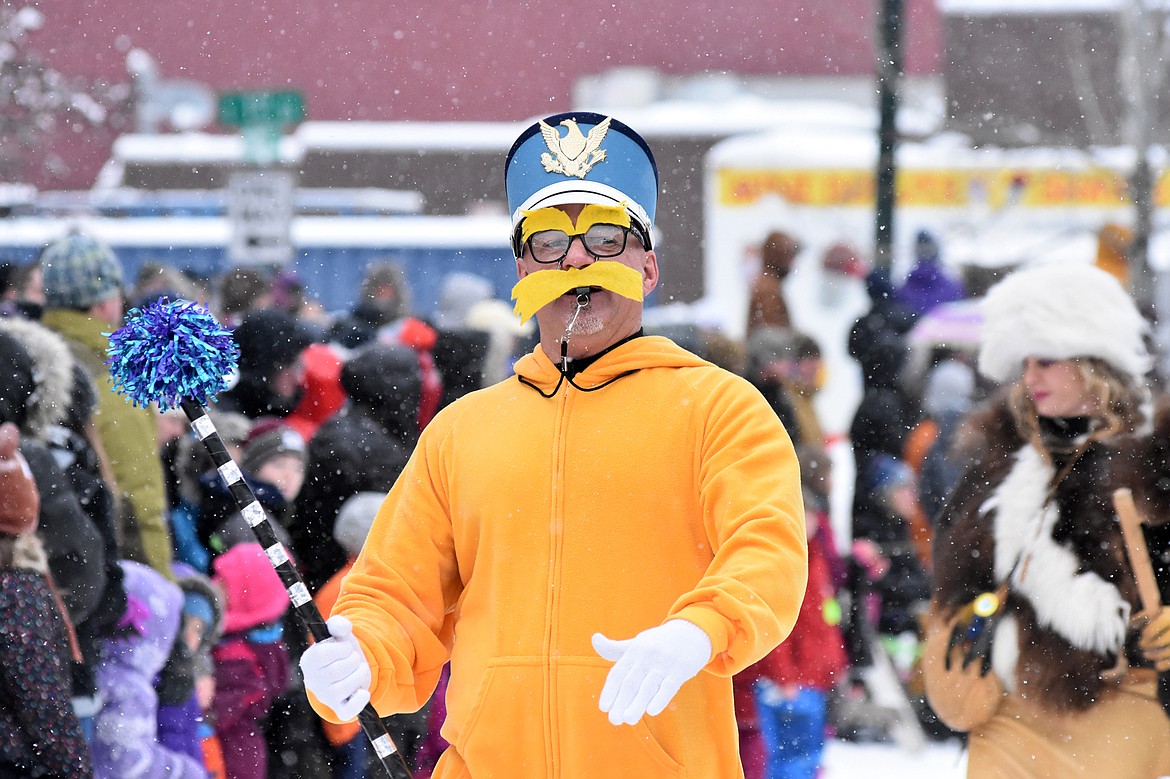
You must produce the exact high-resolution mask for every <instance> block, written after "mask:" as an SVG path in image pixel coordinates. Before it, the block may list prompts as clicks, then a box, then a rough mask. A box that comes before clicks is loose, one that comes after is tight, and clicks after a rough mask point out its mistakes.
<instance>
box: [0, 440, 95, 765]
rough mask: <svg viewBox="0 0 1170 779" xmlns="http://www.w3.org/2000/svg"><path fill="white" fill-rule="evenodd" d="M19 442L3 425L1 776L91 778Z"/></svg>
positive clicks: (35, 498)
mask: <svg viewBox="0 0 1170 779" xmlns="http://www.w3.org/2000/svg"><path fill="white" fill-rule="evenodd" d="M19 442H20V433H19V432H18V430H17V428H16V425H14V424H13V423H11V422H5V423H4V424H2V425H0V635H3V636H4V640H3V641H0V776H5V777H9V776H11V777H22V776H36V777H46V779H89V777H92V776H93V766H92V762H91V759H90V754H89V747H88V745H87V744H86V742H85V737H84V735H83V734H82V730H81V723H80V721H79V720H78V718H77V715H76V714H75V713H74V710H73V706H72V705H71V702H70V695H71V679H70V670H69V668H70V663H71V661H72V660H73V657H74V652H73V651H72V649H71V646H70V640H69V624H68V619H67V617H66V615H65V614H64V609H63V607H62V606H61V603H60V600H59V598H58V597H57V596H56V594H55V593H54V592H53V589H52V585H51V584H50V580H49V578H48V565H47V562H46V560H45V553H44V549H43V548H42V547H41V544H40V540H39V539H38V538H37V537H36V534H35V532H34V530H35V528H36V524H37V514H38V511H39V503H40V496H39V495H38V493H37V487H36V484H35V483H34V481H33V476H32V472H31V471H30V470H29V467H28V463H27V462H25V461H24V458H23V457H22V456H21V454H20V453H19V451H18V449H17V446H18V444H19Z"/></svg>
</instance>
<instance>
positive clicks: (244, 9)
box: [32, 0, 939, 187]
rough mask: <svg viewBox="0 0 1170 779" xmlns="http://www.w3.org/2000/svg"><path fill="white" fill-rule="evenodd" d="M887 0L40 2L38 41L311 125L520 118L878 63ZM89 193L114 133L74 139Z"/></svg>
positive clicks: (84, 60)
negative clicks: (659, 83) (620, 72)
mask: <svg viewBox="0 0 1170 779" xmlns="http://www.w3.org/2000/svg"><path fill="white" fill-rule="evenodd" d="M880 2H881V0H831V1H830V2H825V1H824V0H767V1H765V0H752V1H751V2H731V3H713V2H703V3H690V2H681V1H680V0H628V2H624V3H623V2H621V0H577V2H563V3H554V2H520V1H519V0H479V1H478V2H457V1H455V0H396V1H395V2H373V1H372V0H315V1H314V0H250V1H249V2H238V1H237V0H231V1H230V2H229V1H228V0H201V1H200V2H196V3H190V2H177V1H176V0H156V1H155V2H146V1H145V0H39V1H38V2H34V3H32V4H34V5H35V6H36V7H37V8H39V9H40V10H41V12H42V13H43V14H44V17H45V23H44V27H43V29H42V30H40V31H38V32H36V33H34V34H33V37H32V43H33V46H34V47H35V48H36V49H37V50H38V51H39V52H40V53H41V54H42V55H44V56H45V58H46V59H47V60H48V61H49V62H50V64H52V65H53V66H54V67H56V68H57V69H58V70H60V71H62V72H64V73H66V74H77V75H87V76H102V77H105V78H107V79H110V80H116V81H125V80H126V71H125V54H126V51H127V50H128V49H130V48H131V47H139V48H143V49H146V50H147V51H148V52H150V53H151V54H152V55H153V56H154V57H155V59H156V60H157V61H158V63H159V66H160V69H161V72H162V75H163V76H164V77H166V78H188V79H194V80H197V81H200V82H204V83H206V84H208V85H209V86H211V87H212V88H213V89H216V90H230V89H244V88H293V89H298V90H301V91H302V92H303V93H304V94H305V106H306V114H307V118H309V119H329V120H336V119H361V120H404V119H417V120H515V119H523V118H527V117H530V116H535V115H538V114H546V113H551V112H553V111H559V110H566V109H568V108H570V107H571V105H570V100H571V90H572V86H573V82H574V80H575V79H577V78H578V77H580V76H582V75H592V74H598V73H602V72H604V71H606V70H609V69H611V68H615V67H620V66H648V67H654V68H657V69H659V70H660V71H662V72H664V73H667V74H674V75H681V74H689V73H699V72H704V71H729V72H733V73H741V74H745V75H774V74H790V75H791V74H808V75H858V74H867V73H872V72H873V57H874V55H873V46H872V38H873V35H872V33H873V29H874V24H875V13H876V10H877V6H878V3H880ZM905 3H906V23H905V30H906V48H905V65H906V70H907V72H908V73H911V74H923V73H932V72H936V71H937V70H938V69H939V53H938V52H939V19H938V14H937V11H936V10H935V7H934V3H933V0H905ZM55 150H56V151H57V152H58V153H59V154H60V155H61V157H62V159H63V160H64V161H65V163H66V164H67V165H68V167H69V168H70V171H69V172H68V173H67V174H66V175H65V176H63V177H62V180H60V181H56V182H52V185H53V186H62V185H67V186H73V187H84V186H88V185H90V184H91V183H92V181H93V177H94V174H95V173H96V171H97V168H98V167H99V166H100V164H101V162H102V161H103V160H104V159H105V157H106V153H107V152H108V138H107V139H97V138H89V137H87V134H86V133H83V132H67V133H64V134H63V135H61V136H60V140H59V141H58V142H57V149H55Z"/></svg>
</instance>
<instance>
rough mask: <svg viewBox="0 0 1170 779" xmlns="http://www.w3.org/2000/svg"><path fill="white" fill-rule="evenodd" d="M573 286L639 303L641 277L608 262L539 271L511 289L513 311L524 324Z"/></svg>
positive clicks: (634, 272) (629, 268)
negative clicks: (608, 292) (598, 288)
mask: <svg viewBox="0 0 1170 779" xmlns="http://www.w3.org/2000/svg"><path fill="white" fill-rule="evenodd" d="M607 224H609V223H607ZM576 287H601V288H602V289H607V290H609V291H610V292H613V293H614V294H616V295H621V296H622V297H624V298H629V299H630V300H641V299H642V274H641V273H639V272H638V271H636V270H634V269H633V268H631V267H630V266H628V265H622V264H621V263H620V262H607V261H601V262H595V263H593V264H592V265H587V266H585V267H584V268H568V269H567V270H557V269H549V270H538V271H536V272H535V273H529V274H528V275H527V276H525V277H524V278H522V279H520V281H518V282H516V286H514V287H512V299H513V300H515V301H516V307H515V309H514V311H515V312H516V315H517V316H518V317H520V321H521V322H527V321H528V320H529V319H531V318H532V316H533V314H535V313H536V312H537V311H539V310H540V309H542V308H544V307H545V306H547V305H548V304H549V303H551V302H553V301H554V300H556V299H557V298H559V297H560V296H561V295H563V294H565V293H566V292H568V291H569V290H571V289H575V288H576Z"/></svg>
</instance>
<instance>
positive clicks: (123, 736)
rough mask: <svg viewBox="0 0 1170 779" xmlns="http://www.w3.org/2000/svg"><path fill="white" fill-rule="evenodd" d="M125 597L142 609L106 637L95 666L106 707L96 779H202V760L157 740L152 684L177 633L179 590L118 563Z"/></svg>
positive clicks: (96, 749)
mask: <svg viewBox="0 0 1170 779" xmlns="http://www.w3.org/2000/svg"><path fill="white" fill-rule="evenodd" d="M122 569H123V574H124V575H123V582H124V583H125V586H126V592H127V594H128V595H129V596H131V597H133V598H134V599H135V600H136V601H137V602H139V603H142V604H143V605H144V607H145V608H144V614H143V616H142V619H140V620H138V622H137V624H136V625H134V626H133V627H132V629H129V630H126V631H125V632H124V633H122V635H120V636H117V637H112V638H107V639H106V641H105V651H104V657H103V660H102V663H101V665H100V666H99V667H98V685H99V687H100V689H101V692H102V696H103V697H104V699H105V702H104V704H103V706H102V709H101V712H100V713H99V714H98V715H97V722H96V728H95V735H94V743H93V759H94V768H95V775H96V776H97V777H98V779H127V777H136V779H137V778H141V779H164V777H165V779H204V777H206V776H207V771H206V769H205V768H204V766H203V762H202V760H199V759H196V758H194V757H192V756H190V755H187V754H183V753H181V752H175V751H172V750H170V749H168V748H166V747H164V746H163V745H162V744H161V743H160V742H159V740H158V693H157V692H156V691H155V686H154V680H155V677H156V676H157V674H158V673H159V672H160V671H161V670H162V669H163V665H164V664H165V663H166V661H167V657H169V656H170V653H171V645H172V644H173V643H174V642H175V638H176V636H177V635H178V632H179V613H180V609H181V608H182V603H183V594H182V592H181V591H180V590H179V587H178V585H176V584H174V583H173V582H171V581H169V580H167V579H164V578H163V577H162V576H161V575H160V574H158V573H157V572H155V571H154V570H153V569H151V568H148V567H147V566H145V565H141V564H139V563H135V562H131V561H129V560H124V561H122Z"/></svg>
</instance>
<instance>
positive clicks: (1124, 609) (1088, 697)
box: [933, 399, 1170, 711]
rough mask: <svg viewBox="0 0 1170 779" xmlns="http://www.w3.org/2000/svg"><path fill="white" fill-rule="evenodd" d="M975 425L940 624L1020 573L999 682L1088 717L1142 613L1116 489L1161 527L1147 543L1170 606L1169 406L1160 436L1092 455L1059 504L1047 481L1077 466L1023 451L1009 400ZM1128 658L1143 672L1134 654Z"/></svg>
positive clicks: (941, 545) (943, 549)
mask: <svg viewBox="0 0 1170 779" xmlns="http://www.w3.org/2000/svg"><path fill="white" fill-rule="evenodd" d="M971 423H972V424H971V427H972V429H973V430H974V431H975V432H976V441H975V451H974V454H975V457H974V465H973V466H972V467H971V468H970V469H969V471H968V472H967V473H966V474H965V475H964V476H963V478H962V479H961V480H960V482H959V484H958V485H957V486H956V488H955V490H954V491H953V493H952V494H951V496H950V498H949V501H948V504H947V506H946V508H945V510H944V512H943V514H942V516H941V517H940V522H939V524H940V532H939V533H938V534H937V537H936V543H935V549H934V590H933V591H934V604H935V609H936V611H937V614H936V616H938V617H942V618H949V617H951V616H953V615H954V614H955V613H956V612H957V611H958V610H959V609H960V608H962V607H963V606H965V605H966V604H968V603H970V602H971V600H972V599H974V598H975V597H976V596H978V595H979V594H980V593H982V592H986V591H990V590H994V589H995V588H996V586H997V585H998V584H999V583H1000V582H1002V581H1003V580H1004V579H1005V578H1007V577H1008V576H1010V575H1011V572H1012V569H1013V566H1017V565H1018V569H1017V571H1016V576H1015V579H1016V580H1017V582H1018V583H1017V584H1013V585H1012V587H1011V590H1010V592H1009V595H1008V598H1007V601H1006V605H1005V610H1004V616H1003V619H1001V620H1000V622H999V625H998V628H997V632H996V635H995V643H994V646H993V649H992V668H993V672H994V673H996V674H997V675H999V677H1000V678H1001V680H1002V681H1003V684H1004V687H1005V689H1006V690H1007V691H1008V692H1009V693H1012V692H1015V693H1016V694H1018V695H1020V696H1022V697H1024V698H1026V699H1028V700H1029V702H1030V703H1031V704H1034V705H1037V706H1039V707H1041V708H1043V709H1048V710H1051V711H1085V710H1087V709H1089V708H1090V707H1092V706H1093V705H1094V704H1095V703H1096V702H1098V701H1099V699H1100V697H1101V695H1102V691H1103V685H1105V684H1107V683H1106V682H1103V681H1102V672H1105V671H1107V670H1108V669H1110V668H1112V667H1113V666H1114V665H1115V664H1116V663H1117V660H1118V655H1119V654H1122V653H1125V648H1126V646H1127V644H1128V643H1129V642H1130V640H1131V639H1132V638H1133V632H1134V631H1133V629H1132V628H1131V626H1130V625H1129V616H1130V614H1131V613H1133V614H1136V613H1137V612H1138V611H1139V610H1140V608H1141V607H1140V602H1139V599H1138V593H1137V588H1136V585H1135V583H1134V578H1133V574H1132V572H1131V570H1130V566H1129V562H1128V560H1127V559H1126V555H1125V551H1124V550H1125V547H1124V543H1123V541H1122V538H1121V533H1120V529H1119V526H1118V523H1117V521H1116V518H1115V515H1114V511H1113V506H1112V502H1111V499H1112V494H1113V491H1114V490H1115V489H1117V488H1120V487H1128V488H1130V489H1131V490H1132V491H1133V493H1134V497H1135V499H1136V501H1137V504H1138V507H1139V508H1140V509H1141V510H1142V511H1143V513H1144V515H1145V516H1146V517H1147V522H1149V523H1150V524H1151V525H1152V527H1150V528H1148V529H1147V536H1148V543H1149V547H1150V551H1151V555H1152V557H1153V558H1154V563H1155V570H1156V572H1157V574H1158V578H1159V584H1160V587H1161V588H1162V590H1163V599H1164V601H1167V602H1170V598H1167V584H1168V583H1170V574H1168V566H1167V560H1166V559H1165V557H1164V555H1165V552H1164V550H1166V549H1167V548H1170V544H1168V543H1167V538H1168V537H1170V532H1168V531H1170V522H1167V520H1170V402H1167V401H1166V400H1163V401H1162V402H1161V403H1160V404H1159V405H1158V407H1157V410H1156V411H1155V413H1154V420H1153V425H1152V430H1150V429H1147V430H1145V431H1142V432H1141V433H1138V434H1133V435H1122V436H1116V437H1114V438H1111V439H1108V440H1106V441H1102V442H1095V443H1092V444H1090V445H1089V446H1088V447H1087V449H1085V450H1084V452H1083V454H1081V455H1080V456H1079V457H1077V458H1074V459H1075V462H1074V463H1073V464H1072V466H1071V467H1070V468H1069V469H1068V470H1067V473H1065V474H1064V476H1063V478H1061V479H1060V481H1059V483H1058V484H1057V485H1056V487H1055V489H1054V490H1052V493H1051V497H1050V498H1049V490H1050V486H1049V485H1050V482H1051V481H1052V480H1053V478H1054V477H1055V476H1056V474H1057V473H1058V471H1059V466H1061V465H1062V464H1063V463H1064V462H1065V461H1067V460H1068V459H1070V457H1069V456H1067V455H1065V456H1061V455H1059V454H1058V455H1056V456H1055V457H1054V458H1053V461H1049V460H1048V459H1046V458H1044V457H1043V456H1041V455H1040V454H1039V452H1038V450H1037V449H1036V448H1035V447H1032V446H1030V445H1028V444H1027V443H1026V442H1025V441H1024V440H1022V439H1021V437H1020V435H1019V434H1018V433H1017V431H1016V428H1015V425H1014V424H1013V422H1012V419H1011V416H1010V413H1009V411H1008V408H1007V404H1006V401H1005V400H1004V399H999V400H996V401H994V402H992V403H991V404H990V405H989V406H988V407H986V408H985V409H983V410H982V411H981V412H980V413H979V414H977V415H976V416H975V417H973V418H972V420H971ZM1021 573H1022V574H1023V576H1021V575H1020V574H1021ZM1128 655H1129V657H1128V659H1129V661H1130V662H1131V663H1134V664H1140V662H1141V661H1140V658H1139V657H1138V656H1137V653H1136V652H1130V653H1128Z"/></svg>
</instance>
